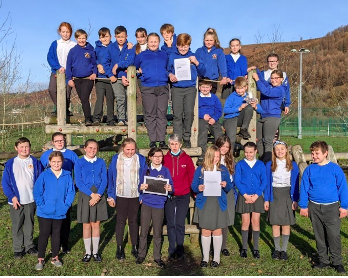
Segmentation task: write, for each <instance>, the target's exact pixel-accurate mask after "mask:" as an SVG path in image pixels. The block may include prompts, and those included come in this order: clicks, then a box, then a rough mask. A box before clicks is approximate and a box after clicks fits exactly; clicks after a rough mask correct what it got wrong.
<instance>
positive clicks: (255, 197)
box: [251, 194, 259, 203]
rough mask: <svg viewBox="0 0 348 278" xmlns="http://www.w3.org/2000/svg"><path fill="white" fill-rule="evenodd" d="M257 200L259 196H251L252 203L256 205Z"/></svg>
mask: <svg viewBox="0 0 348 278" xmlns="http://www.w3.org/2000/svg"><path fill="white" fill-rule="evenodd" d="M257 198H259V195H257V194H254V195H252V196H251V202H252V203H255V202H256V200H257Z"/></svg>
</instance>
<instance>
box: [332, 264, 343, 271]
mask: <svg viewBox="0 0 348 278" xmlns="http://www.w3.org/2000/svg"><path fill="white" fill-rule="evenodd" d="M333 267H334V269H335V270H336V271H337V272H338V273H346V270H345V269H344V267H343V265H341V264H339V265H334V266H333Z"/></svg>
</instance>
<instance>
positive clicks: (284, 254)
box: [279, 251, 288, 261]
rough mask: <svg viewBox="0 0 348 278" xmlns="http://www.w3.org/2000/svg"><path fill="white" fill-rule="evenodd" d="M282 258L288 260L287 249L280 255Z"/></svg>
mask: <svg viewBox="0 0 348 278" xmlns="http://www.w3.org/2000/svg"><path fill="white" fill-rule="evenodd" d="M279 258H280V259H281V260H284V261H286V260H287V259H288V254H287V253H286V252H285V251H282V252H280V257H279Z"/></svg>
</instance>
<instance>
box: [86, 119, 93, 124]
mask: <svg viewBox="0 0 348 278" xmlns="http://www.w3.org/2000/svg"><path fill="white" fill-rule="evenodd" d="M91 125H93V122H92V121H91V119H90V118H86V119H85V126H91Z"/></svg>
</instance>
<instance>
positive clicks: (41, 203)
mask: <svg viewBox="0 0 348 278" xmlns="http://www.w3.org/2000/svg"><path fill="white" fill-rule="evenodd" d="M33 193H34V200H35V202H36V206H37V210H36V215H37V216H40V217H43V218H49V219H64V218H66V213H67V211H68V209H69V208H70V207H71V205H72V203H73V201H74V198H75V186H74V182H73V180H72V177H71V174H70V172H68V171H65V170H64V169H63V170H62V173H61V175H60V176H59V178H57V177H56V176H55V174H54V173H53V172H52V170H51V168H50V169H47V170H45V171H44V172H42V174H41V175H40V176H39V178H38V179H37V181H36V183H35V185H34V192H33Z"/></svg>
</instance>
